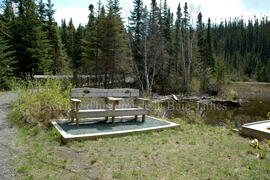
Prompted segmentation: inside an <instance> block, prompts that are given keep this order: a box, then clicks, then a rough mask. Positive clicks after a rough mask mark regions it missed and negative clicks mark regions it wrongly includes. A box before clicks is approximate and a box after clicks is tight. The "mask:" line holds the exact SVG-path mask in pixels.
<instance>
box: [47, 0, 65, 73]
mask: <svg viewBox="0 0 270 180" xmlns="http://www.w3.org/2000/svg"><path fill="white" fill-rule="evenodd" d="M53 6H54V5H53V4H52V3H51V0H48V2H47V3H46V9H45V15H46V19H47V21H46V29H45V31H46V33H47V39H48V40H49V43H50V49H49V53H50V56H51V59H52V66H51V68H50V69H51V71H52V72H53V74H58V73H61V72H64V71H65V70H67V66H68V65H67V64H68V63H67V56H66V52H65V50H64V48H63V44H62V40H61V36H60V32H59V28H58V26H57V23H56V22H55V20H54V18H53V15H54V13H55V10H54V9H53Z"/></svg>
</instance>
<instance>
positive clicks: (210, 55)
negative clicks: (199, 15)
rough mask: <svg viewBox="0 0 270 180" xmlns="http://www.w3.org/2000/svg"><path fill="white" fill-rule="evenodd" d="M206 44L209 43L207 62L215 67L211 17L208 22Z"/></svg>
mask: <svg viewBox="0 0 270 180" xmlns="http://www.w3.org/2000/svg"><path fill="white" fill-rule="evenodd" d="M206 44H207V46H206V47H207V63H208V65H209V66H210V67H214V58H213V52H212V33H211V19H210V18H208V23H207V36H206Z"/></svg>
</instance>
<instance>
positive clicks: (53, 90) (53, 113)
mask: <svg viewBox="0 0 270 180" xmlns="http://www.w3.org/2000/svg"><path fill="white" fill-rule="evenodd" d="M17 89H18V90H17V91H18V99H17V101H15V102H14V104H13V110H12V114H11V115H12V120H13V121H15V122H17V123H18V122H26V123H30V124H32V125H34V126H36V125H45V126H49V125H50V121H51V120H52V119H58V118H60V117H62V116H63V115H65V114H66V113H67V111H68V109H69V104H70V89H71V85H69V86H66V87H63V82H62V81H60V80H47V81H46V82H44V83H38V84H37V85H33V83H30V84H28V85H27V86H24V87H20V88H17Z"/></svg>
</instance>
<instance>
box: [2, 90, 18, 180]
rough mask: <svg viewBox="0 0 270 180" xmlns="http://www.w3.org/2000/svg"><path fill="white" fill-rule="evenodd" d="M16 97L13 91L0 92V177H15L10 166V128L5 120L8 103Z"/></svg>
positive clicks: (6, 179)
mask: <svg viewBox="0 0 270 180" xmlns="http://www.w3.org/2000/svg"><path fill="white" fill-rule="evenodd" d="M15 97H16V95H15V93H1V94H0V179H5V180H9V179H15V174H14V172H13V170H12V167H11V166H10V163H9V159H10V155H11V152H10V149H9V147H10V142H11V136H12V128H11V127H10V126H9V124H8V121H7V114H8V110H9V106H10V103H11V102H12V100H14V99H15Z"/></svg>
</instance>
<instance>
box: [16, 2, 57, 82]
mask: <svg viewBox="0 0 270 180" xmlns="http://www.w3.org/2000/svg"><path fill="white" fill-rule="evenodd" d="M14 6H15V8H17V11H16V17H15V19H14V21H13V23H12V24H13V25H12V29H11V35H12V37H13V39H12V48H13V49H14V50H15V59H16V62H17V63H16V69H15V73H16V75H17V76H20V77H25V76H26V75H31V76H32V75H34V74H43V73H46V72H48V71H49V68H50V66H51V63H52V61H51V59H50V56H49V41H48V40H47V36H46V34H45V33H44V32H43V31H42V22H41V21H40V19H39V17H38V14H37V5H36V4H35V1H34V0H20V1H15V2H14ZM18 29H20V31H18Z"/></svg>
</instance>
